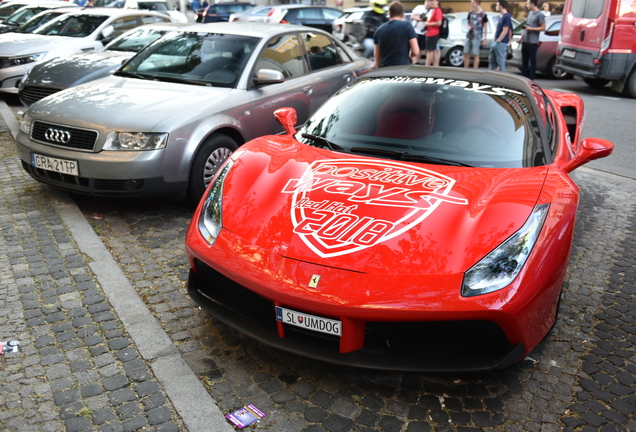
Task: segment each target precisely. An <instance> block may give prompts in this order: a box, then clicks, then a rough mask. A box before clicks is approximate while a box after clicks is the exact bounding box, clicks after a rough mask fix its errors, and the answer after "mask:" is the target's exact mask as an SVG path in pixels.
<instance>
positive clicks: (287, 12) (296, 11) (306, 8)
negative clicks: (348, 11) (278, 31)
mask: <svg viewBox="0 0 636 432" xmlns="http://www.w3.org/2000/svg"><path fill="white" fill-rule="evenodd" d="M341 15H342V11H341V10H339V9H334V8H330V7H326V6H310V5H298V4H290V5H276V6H273V7H272V9H271V10H270V11H269V13H268V14H267V17H266V18H265V22H268V23H281V24H297V25H304V26H308V27H315V28H319V29H321V30H324V31H326V32H331V31H332V29H333V20H335V19H336V18H339V17H340V16H341Z"/></svg>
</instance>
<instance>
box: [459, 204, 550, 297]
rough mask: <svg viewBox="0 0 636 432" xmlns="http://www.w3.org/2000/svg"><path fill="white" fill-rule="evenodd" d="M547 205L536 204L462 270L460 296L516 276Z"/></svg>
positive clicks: (497, 287)
mask: <svg viewBox="0 0 636 432" xmlns="http://www.w3.org/2000/svg"><path fill="white" fill-rule="evenodd" d="M549 208H550V205H549V204H541V205H538V206H536V207H535V208H534V210H533V211H532V214H531V215H530V217H529V218H528V220H527V221H526V223H525V224H524V225H523V226H522V227H521V229H520V230H519V231H517V232H516V233H514V234H513V235H512V236H511V237H509V238H508V240H506V241H505V242H503V243H502V244H501V245H499V246H498V247H497V248H496V249H494V250H493V251H492V252H490V253H489V254H488V255H486V256H485V257H484V258H482V259H481V261H479V262H478V263H477V264H475V265H474V266H472V267H471V268H470V269H469V270H468V271H467V272H466V274H465V275H464V283H463V284H462V296H464V297H472V296H477V295H481V294H486V293H490V292H494V291H498V290H500V289H503V288H505V287H507V286H508V285H509V284H510V283H511V282H512V281H513V280H514V279H515V278H516V277H517V275H518V274H519V272H520V271H521V268H522V267H523V265H524V264H525V262H526V260H527V259H528V256H529V255H530V252H532V248H533V247H534V244H535V243H536V241H537V238H538V237H539V233H540V232H541V228H542V227H543V222H544V221H545V218H546V215H547V214H548V209H549Z"/></svg>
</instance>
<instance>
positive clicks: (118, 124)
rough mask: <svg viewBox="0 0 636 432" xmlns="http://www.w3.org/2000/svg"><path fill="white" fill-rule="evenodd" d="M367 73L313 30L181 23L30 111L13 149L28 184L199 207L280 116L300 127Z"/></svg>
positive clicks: (359, 61)
mask: <svg viewBox="0 0 636 432" xmlns="http://www.w3.org/2000/svg"><path fill="white" fill-rule="evenodd" d="M372 67H373V66H372V63H371V62H370V61H369V60H367V59H363V58H360V57H358V56H356V55H355V54H353V53H352V52H351V51H350V50H348V49H347V48H346V47H345V46H344V45H343V44H342V43H340V42H339V41H336V40H334V39H333V38H332V37H331V35H330V34H328V33H326V32H323V31H320V30H317V29H311V28H307V27H302V26H293V25H284V24H283V25H279V24H256V23H247V24H241V23H240V22H239V23H218V24H214V25H213V26H212V25H209V24H194V25H192V26H186V27H181V28H179V29H178V30H176V31H173V32H170V33H169V34H167V35H165V36H163V37H162V38H161V39H159V40H157V41H155V42H154V43H153V44H151V45H150V46H148V47H147V48H145V49H144V50H142V51H140V52H139V53H138V54H136V55H135V56H134V57H132V58H131V59H130V60H129V61H128V62H127V63H126V64H124V65H123V66H122V67H121V68H120V69H119V70H118V71H117V72H115V73H114V74H113V75H112V76H109V77H107V78H102V79H100V80H96V81H92V82H90V83H87V84H83V85H80V86H77V87H73V88H70V89H67V90H63V91H61V92H58V93H56V94H54V95H52V96H50V97H47V98H44V99H42V100H40V101H39V102H36V103H35V104H33V105H31V107H30V108H29V109H28V110H27V112H26V113H25V115H24V118H23V121H22V124H21V131H20V133H19V134H18V137H17V146H18V151H19V155H20V158H21V159H22V164H23V167H24V169H25V170H26V171H27V172H28V173H29V174H30V175H31V176H32V177H33V178H35V179H36V180H38V181H41V182H44V183H48V184H51V185H55V186H58V187H60V188H64V189H66V190H68V191H72V192H77V193H84V194H92V195H100V196H131V197H140V196H143V197H152V196H163V197H167V198H172V199H176V200H179V199H184V198H190V199H191V200H192V201H197V200H198V199H199V198H200V197H201V195H202V194H203V192H204V190H205V188H206V187H207V185H208V184H209V183H210V181H211V179H212V177H213V176H214V174H215V173H216V171H217V170H218V168H219V166H220V165H221V164H222V163H223V162H224V161H225V159H227V157H228V156H229V155H230V154H231V153H232V152H233V151H234V150H236V149H237V148H238V147H239V146H240V145H241V144H243V143H244V142H246V141H248V140H250V139H252V138H254V137H258V136H262V135H267V134H272V133H277V132H279V131H282V127H281V126H280V125H279V124H278V123H277V122H276V120H275V118H274V115H273V112H274V111H275V110H276V109H278V108H282V107H293V108H295V109H296V111H297V113H298V121H299V122H300V123H302V122H304V121H305V120H306V119H307V118H308V116H309V115H310V114H311V113H313V112H314V111H315V110H316V109H317V108H318V107H319V106H320V105H321V104H322V103H323V102H324V101H326V100H327V99H328V98H329V97H330V96H331V95H332V94H334V93H335V92H336V91H337V90H339V89H340V88H341V87H342V86H344V85H345V84H347V83H348V82H351V81H353V80H354V79H355V78H356V77H357V76H359V75H361V74H364V73H366V72H368V71H370V70H371V69H372ZM281 151H284V149H281Z"/></svg>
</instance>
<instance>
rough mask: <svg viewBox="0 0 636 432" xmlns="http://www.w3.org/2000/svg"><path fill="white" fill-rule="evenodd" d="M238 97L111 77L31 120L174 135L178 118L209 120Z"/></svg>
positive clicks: (69, 93) (61, 97) (39, 107)
mask: <svg viewBox="0 0 636 432" xmlns="http://www.w3.org/2000/svg"><path fill="white" fill-rule="evenodd" d="M232 92H233V90H232V89H228V88H218V87H201V86H197V85H185V84H176V83H169V82H162V81H149V80H141V79H135V78H123V77H117V76H109V77H106V78H102V79H101V80H97V81H92V82H90V83H86V84H83V85H80V86H77V87H73V88H70V89H67V90H63V91H61V92H58V93H55V94H54V95H52V96H50V97H47V98H44V99H42V100H40V101H38V102H36V103H35V104H33V105H32V106H31V107H30V108H29V114H30V115H32V116H33V117H34V118H44V119H46V121H59V122H64V124H69V125H70V124H77V125H81V126H85V125H86V124H99V125H100V127H103V128H104V129H110V130H119V129H124V130H126V129H128V130H143V131H148V132H154V131H158V132H165V131H166V130H169V129H170V125H169V124H166V123H165V122H166V121H169V119H171V118H173V117H175V118H176V120H175V121H176V122H177V123H182V122H188V121H192V120H193V119H195V118H196V117H200V116H202V115H204V114H205V113H208V114H209V110H210V109H212V108H214V109H215V110H217V111H221V110H222V109H223V108H224V107H226V106H233V105H232V104H235V103H236V102H233V101H232ZM236 99H237V96H234V101H236ZM131 112H133V113H135V115H134V116H131V115H130V113H131ZM52 115H54V116H59V119H55V118H52V117H51V116H52ZM69 119H72V120H69ZM155 128H157V129H155ZM163 129H165V130H163Z"/></svg>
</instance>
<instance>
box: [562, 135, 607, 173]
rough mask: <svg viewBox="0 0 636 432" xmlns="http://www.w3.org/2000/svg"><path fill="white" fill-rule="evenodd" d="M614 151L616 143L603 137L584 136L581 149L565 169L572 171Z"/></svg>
mask: <svg viewBox="0 0 636 432" xmlns="http://www.w3.org/2000/svg"><path fill="white" fill-rule="evenodd" d="M612 151H614V144H613V143H611V142H609V141H607V140H604V139H601V138H584V139H583V140H582V141H581V145H580V146H579V151H578V152H577V154H576V155H575V156H574V158H573V159H571V160H570V161H568V162H567V163H566V164H565V165H564V166H563V169H564V170H565V172H570V171H573V170H575V169H576V168H578V167H580V166H581V165H584V164H586V163H588V162H590V161H593V160H595V159H601V158H604V157H606V156H609V155H610V154H612Z"/></svg>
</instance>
